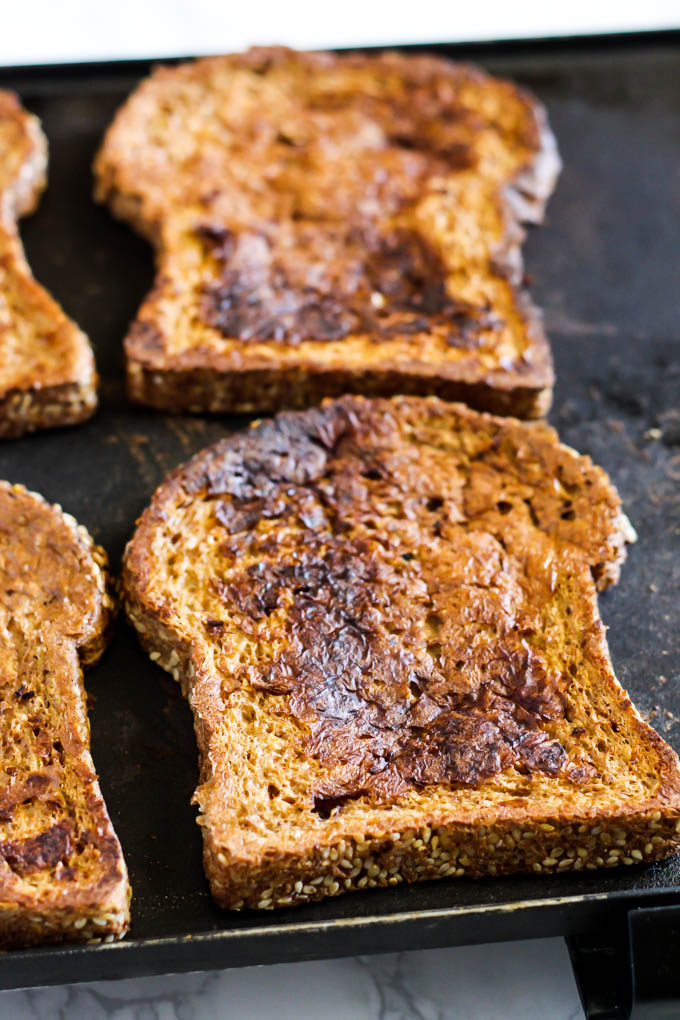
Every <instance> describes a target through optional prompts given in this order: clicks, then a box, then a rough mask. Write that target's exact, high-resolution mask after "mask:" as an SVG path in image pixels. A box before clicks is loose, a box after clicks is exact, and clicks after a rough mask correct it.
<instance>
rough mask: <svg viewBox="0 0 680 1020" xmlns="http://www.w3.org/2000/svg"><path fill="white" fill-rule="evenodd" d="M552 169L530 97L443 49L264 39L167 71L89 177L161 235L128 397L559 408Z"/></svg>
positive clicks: (211, 404) (133, 344)
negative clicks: (530, 292) (326, 47)
mask: <svg viewBox="0 0 680 1020" xmlns="http://www.w3.org/2000/svg"><path fill="white" fill-rule="evenodd" d="M558 170H559V158H558V156H557V150H556V146H555V141H554V139H553V136H552V134H551V133H550V131H549V129H548V126H547V120H546V117H545V114H544V111H543V109H542V107H541V106H540V104H539V103H538V102H537V101H536V100H535V99H534V98H533V97H531V96H530V95H529V94H527V93H526V92H524V91H522V90H521V89H519V88H517V87H516V86H514V85H512V84H510V83H508V82H505V81H501V80H499V79H495V78H492V77H489V76H488V75H486V74H484V73H483V72H481V71H479V70H477V69H474V68H471V67H468V66H466V65H462V64H453V63H451V62H449V61H446V60H442V59H437V58H434V57H425V56H417V57H416V56H403V55H399V54H397V53H388V54H384V55H382V56H379V57H376V56H361V55H356V54H354V55H346V54H345V55H340V56H339V55H330V54H323V53H295V52H293V51H290V50H285V49H257V50H252V51H250V52H249V53H247V54H241V55H233V56H227V57H215V58H208V59H203V60H199V61H196V62H194V63H188V64H184V65H181V66H179V67H173V68H161V69H160V70H157V71H155V72H154V74H152V75H151V77H150V78H148V79H147V80H146V81H144V82H143V83H142V84H141V85H140V86H139V87H138V88H137V90H136V91H135V92H134V93H133V94H132V96H131V97H130V98H129V99H128V101H127V102H126V103H125V105H124V106H123V107H122V109H121V110H120V111H119V113H118V114H117V116H116V118H115V120H114V122H113V124H112V126H111V127H110V128H109V131H108V133H107V135H106V138H105V140H104V143H103V145H102V148H101V150H100V152H99V154H98V156H97V159H96V161H95V174H96V190H95V197H96V198H97V199H98V200H99V201H102V202H108V203H109V204H110V206H111V208H112V210H113V212H114V213H115V214H116V215H118V216H120V217H122V218H124V219H126V220H128V221H129V222H130V223H132V225H133V226H134V227H135V228H136V229H137V230H138V231H139V232H141V233H142V234H143V235H144V236H146V237H148V238H149V239H150V240H151V241H152V242H153V244H154V245H155V247H156V259H157V277H156V283H155V286H154V288H153V290H152V291H151V293H150V294H149V295H148V297H147V298H146V300H145V301H144V303H143V305H142V307H141V309H140V311H139V313H138V317H137V320H136V321H135V322H134V323H133V325H132V327H131V329H130V332H129V334H128V337H127V340H126V344H125V349H126V357H127V378H128V391H129V395H130V397H131V399H133V400H134V401H137V402H140V403H144V404H150V405H151V406H153V407H157V408H161V409H164V410H170V411H186V410H189V411H271V410H278V409H280V408H281V407H302V406H305V405H307V404H309V403H313V402H316V401H317V400H319V399H320V398H321V397H323V396H329V395H330V396H334V395H340V394H342V393H343V392H359V393H370V394H383V395H389V394H394V393H421V394H428V393H434V394H438V395H440V396H443V397H446V398H448V399H464V400H465V401H466V402H468V403H470V404H474V405H476V406H478V407H481V408H483V409H486V410H493V411H496V412H499V413H513V414H517V415H519V416H521V417H535V416H539V415H541V414H543V413H544V412H545V411H546V410H547V408H548V406H549V403H550V397H551V388H552V384H553V370H552V362H551V356H550V351H549V347H548V343H547V340H546V338H545V336H544V333H543V329H542V326H541V323H540V319H539V316H538V314H537V312H536V310H535V309H534V308H533V306H532V305H531V302H530V301H529V298H528V296H527V294H526V292H525V291H524V290H523V289H522V266H521V257H520V243H521V241H522V238H523V232H522V230H521V228H520V222H521V221H530V222H538V221H539V220H540V219H541V218H542V215H543V210H544V206H545V203H546V201H547V199H548V196H549V195H550V193H551V191H552V189H553V186H554V182H555V178H556V176H557V172H558Z"/></svg>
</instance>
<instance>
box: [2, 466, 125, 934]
mask: <svg viewBox="0 0 680 1020" xmlns="http://www.w3.org/2000/svg"><path fill="white" fill-rule="evenodd" d="M0 575H1V577H2V584H1V585H0V647H1V650H2V659H3V685H4V689H3V693H2V713H3V730H2V735H1V739H2V762H3V768H2V783H0V945H2V946H3V947H5V948H12V947H18V946H35V945H39V944H42V943H58V942H90V941H96V942H101V941H108V942H110V941H113V940H114V939H118V938H120V937H121V936H122V935H124V934H125V932H126V930H127V928H128V924H129V899H130V887H129V883H128V876H127V869H126V867H125V861H124V859H123V855H122V851H121V848H120V845H119V843H118V839H117V837H116V834H115V832H114V831H113V827H112V825H111V822H110V820H109V816H108V813H107V810H106V805H105V803H104V799H103V797H102V794H101V790H100V788H99V783H98V782H97V775H96V772H95V770H94V765H93V762H92V757H91V754H90V731H89V722H88V718H87V706H86V694H85V689H84V687H83V678H82V667H87V666H90V665H92V664H93V663H95V662H96V661H97V659H98V658H99V657H100V655H101V654H102V652H103V651H104V648H105V647H106V645H107V643H108V638H109V634H110V628H111V622H112V617H113V611H114V603H113V600H112V597H111V588H112V585H111V580H110V578H109V575H108V571H107V562H106V554H105V553H104V551H103V549H101V548H99V547H98V546H96V545H95V544H94V542H93V541H92V539H91V537H90V535H89V534H88V532H87V531H86V529H85V528H84V527H82V525H79V524H77V522H76V521H75V520H74V519H73V517H71V516H70V515H69V514H65V513H63V512H62V510H61V508H60V507H58V506H50V505H49V504H48V503H46V502H45V500H44V499H43V498H42V497H41V496H39V495H37V494H35V493H32V492H28V491H27V490H26V489H25V488H24V487H23V486H21V485H10V484H9V483H8V482H2V483H0Z"/></svg>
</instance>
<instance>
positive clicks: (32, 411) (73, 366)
mask: <svg viewBox="0 0 680 1020" xmlns="http://www.w3.org/2000/svg"><path fill="white" fill-rule="evenodd" d="M46 170H47V142H46V140H45V136H44V135H43V133H42V131H41V129H40V124H39V121H38V119H37V117H34V116H33V115H32V114H29V113H27V112H26V110H24V109H23V108H22V107H21V105H20V103H19V101H18V99H17V98H16V96H15V95H13V94H12V93H10V92H2V91H0V437H6V436H18V435H21V434H22V433H24V432H32V431H34V430H35V429H41V428H50V427H52V426H57V425H71V424H74V423H76V422H80V421H84V420H85V419H86V418H89V417H90V415H91V414H92V413H93V412H94V410H95V408H96V405H97V393H96V384H97V376H96V373H95V366H94V357H93V354H92V349H91V347H90V344H89V342H88V339H87V337H86V336H85V334H84V333H82V332H81V331H80V330H79V329H78V327H77V326H76V325H75V323H73V322H72V321H71V320H70V319H69V318H68V317H67V316H66V315H65V314H64V312H63V311H62V309H61V308H60V307H59V305H58V304H57V303H56V301H54V299H53V298H51V297H50V295H49V294H48V293H47V292H46V291H45V290H44V288H43V287H41V286H40V284H39V283H37V282H36V280H35V279H34V278H33V275H32V273H31V270H30V268H29V266H28V263H27V262H26V258H25V255H24V250H23V247H22V244H21V240H20V238H19V234H18V230H17V220H18V219H19V217H21V216H25V215H26V214H28V213H30V212H32V211H33V210H34V208H35V206H36V204H37V201H38V198H39V196H40V193H41V191H42V190H43V188H44V186H45V179H46Z"/></svg>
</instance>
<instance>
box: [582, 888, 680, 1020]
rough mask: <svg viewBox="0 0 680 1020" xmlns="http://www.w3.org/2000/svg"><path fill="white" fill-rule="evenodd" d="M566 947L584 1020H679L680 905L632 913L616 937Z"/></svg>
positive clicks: (598, 937) (597, 937)
mask: <svg viewBox="0 0 680 1020" xmlns="http://www.w3.org/2000/svg"><path fill="white" fill-rule="evenodd" d="M567 946H568V948H569V955H570V956H571V965H572V967H573V969H574V977H575V978H576V984H577V987H578V991H579V995H580V996H581V1004H582V1006H583V1011H584V1013H585V1015H586V1017H587V1020H671V1018H675V1020H678V1018H680V905H676V904H670V905H667V906H660V907H636V908H635V909H634V910H630V911H629V912H628V915H627V918H626V921H625V923H624V924H622V925H621V927H620V931H619V933H618V934H617V933H612V931H611V930H608V931H606V932H598V933H597V934H592V935H575V936H572V937H571V938H568V939H567Z"/></svg>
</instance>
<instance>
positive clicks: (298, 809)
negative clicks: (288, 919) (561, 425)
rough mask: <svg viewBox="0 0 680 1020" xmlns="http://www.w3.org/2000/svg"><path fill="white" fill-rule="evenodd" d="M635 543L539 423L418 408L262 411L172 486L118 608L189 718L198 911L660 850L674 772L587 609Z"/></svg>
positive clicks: (587, 864) (588, 474)
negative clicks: (206, 883)
mask: <svg viewBox="0 0 680 1020" xmlns="http://www.w3.org/2000/svg"><path fill="white" fill-rule="evenodd" d="M633 537H634V533H633V532H632V529H631V526H630V524H629V522H628V520H627V518H626V517H625V515H624V514H623V513H622V511H621V504H620V500H619V498H618V495H617V493H616V491H615V489H614V488H613V486H612V485H611V483H610V481H609V480H608V478H607V476H606V475H605V474H604V472H603V471H602V470H601V469H600V468H598V467H595V466H594V465H593V464H592V463H591V461H590V460H589V458H588V457H584V456H580V455H579V454H577V453H576V452H575V451H573V450H572V449H570V448H569V447H566V446H563V445H561V444H560V443H559V441H558V437H557V435H556V433H555V432H554V431H553V430H552V429H551V428H549V427H548V426H547V425H545V424H543V423H523V422H519V421H517V420H514V419H502V418H496V417H492V416H490V415H486V414H480V413H477V412H474V411H472V410H470V409H468V408H466V407H464V406H462V405H455V404H446V403H444V402H442V401H440V400H438V399H436V398H417V397H399V398H394V399H392V400H386V399H372V400H369V399H363V398H360V397H345V398H343V399H341V400H338V401H327V402H325V403H324V404H323V405H322V407H321V408H317V409H312V410H309V411H305V412H297V413H295V412H291V413H283V414H280V415H278V416H277V417H276V418H274V419H273V420H266V421H263V422H260V423H258V424H255V425H254V426H253V427H252V428H251V429H250V430H246V431H244V432H241V433H237V434H235V435H233V436H231V437H229V438H227V439H224V440H222V441H220V442H218V443H216V444H215V445H213V446H211V447H209V448H208V449H206V450H204V451H203V452H202V453H199V454H198V455H197V456H195V457H194V458H193V459H192V460H190V461H189V462H188V463H187V464H186V465H184V466H183V467H180V468H179V469H178V470H176V471H175V472H174V474H172V475H170V477H169V478H168V479H167V480H166V481H165V483H164V484H163V485H162V486H161V487H160V488H159V489H158V491H157V492H156V494H155V496H154V498H153V501H152V503H151V505H150V507H149V508H148V509H147V510H146V511H145V512H144V514H143V515H142V517H141V519H140V520H139V522H138V526H137V530H136V532H135V534H134V537H133V538H132V540H131V542H130V543H129V545H128V547H127V551H126V554H125V565H124V575H123V588H124V597H125V603H126V608H127V613H128V616H129V618H130V620H131V621H132V623H133V624H134V626H135V627H136V628H137V631H138V633H139V636H140V639H141V641H142V643H143V645H144V647H145V648H146V649H147V650H148V651H149V652H150V654H151V658H152V659H153V660H154V661H155V662H157V663H158V665H159V666H161V667H163V668H164V669H166V670H168V671H169V672H171V673H172V674H173V676H174V677H175V679H177V680H179V682H180V683H181V685H182V689H183V692H184V694H185V696H186V697H187V698H188V700H189V703H190V705H191V708H192V710H193V713H194V720H195V728H196V735H197V739H198V746H199V752H200V762H201V782H200V786H199V788H198V789H197V791H196V795H195V801H196V803H197V804H198V806H199V810H200V815H199V819H198V821H199V824H200V825H201V826H202V827H203V836H204V863H205V869H206V872H207V875H208V878H209V880H210V885H211V889H212V892H213V895H214V897H215V899H216V900H217V902H218V903H220V904H221V905H223V906H226V907H232V908H236V909H238V908H241V907H244V906H246V907H260V908H270V907H275V906H281V905H289V904H294V903H301V902H304V901H307V900H316V899H320V898H321V897H323V896H328V895H335V894H339V893H342V892H344V891H345V890H349V889H363V888H366V887H373V886H379V885H396V884H398V883H399V882H402V881H407V882H410V881H414V880H417V879H424V878H437V877H439V878H441V877H445V876H462V875H466V876H473V877H475V876H483V875H496V874H502V873H506V872H516V871H530V872H536V873H537V874H550V873H555V872H562V871H580V870H583V869H594V868H597V867H606V868H621V867H625V866H627V865H632V864H635V863H636V862H639V861H656V860H659V859H660V858H662V857H665V856H666V855H668V854H670V853H673V852H675V851H676V850H678V848H679V847H680V831H679V830H680V764H679V762H678V759H677V756H676V755H675V753H674V752H673V751H672V750H671V749H670V748H669V747H668V746H667V745H666V744H665V743H664V742H663V741H662V740H661V738H660V737H659V736H658V735H657V734H656V733H655V732H654V731H653V730H652V729H651V728H650V727H649V726H648V725H647V724H646V723H645V722H643V720H642V719H641V718H640V716H639V715H638V713H637V712H636V710H635V708H634V707H633V705H632V704H631V702H630V700H629V699H628V697H627V695H626V693H625V691H623V690H622V688H621V687H620V686H619V684H618V682H617V680H616V678H615V676H614V673H613V671H612V666H611V662H610V659H609V653H608V649H607V643H606V639H605V630H604V627H603V625H602V622H601V620H600V617H599V613H598V606H597V594H596V592H597V590H598V589H603V588H605V587H606V586H608V585H610V584H612V583H614V582H615V581H616V580H617V579H618V575H619V569H620V564H621V562H622V560H623V559H624V556H625V543H626V542H627V541H629V540H631V539H632V538H633Z"/></svg>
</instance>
